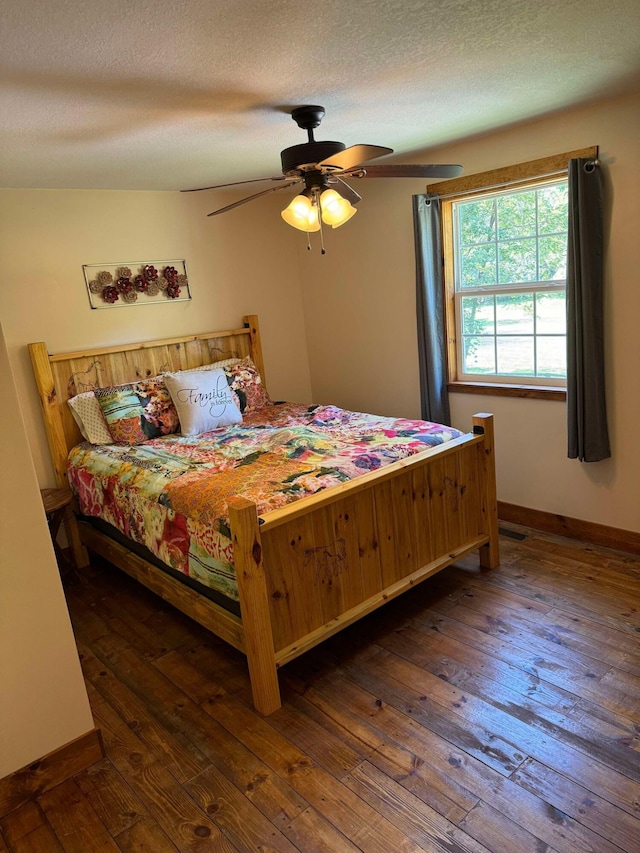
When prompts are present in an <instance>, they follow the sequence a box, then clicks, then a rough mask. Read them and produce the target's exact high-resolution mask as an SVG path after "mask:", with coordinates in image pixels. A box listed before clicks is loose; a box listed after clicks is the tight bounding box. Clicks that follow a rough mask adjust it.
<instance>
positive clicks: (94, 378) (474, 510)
mask: <svg viewBox="0 0 640 853" xmlns="http://www.w3.org/2000/svg"><path fill="white" fill-rule="evenodd" d="M29 351H30V354H31V359H32V363H33V369H34V373H35V378H36V383H37V386H38V392H39V395H40V400H41V403H42V408H43V413H44V421H45V426H46V430H47V437H48V440H49V447H50V451H51V458H52V460H53V465H54V468H55V475H56V481H57V485H58V486H59V487H63V486H67V485H68V483H67V475H66V470H67V454H68V452H69V450H70V449H71V448H72V447H73V446H74V445H76V444H78V443H79V442H80V441H81V440H82V437H81V435H80V433H79V430H78V428H77V426H76V423H75V421H74V420H73V417H72V415H71V412H70V410H69V407H68V406H67V405H66V402H67V400H68V399H69V398H70V397H72V396H74V395H75V394H77V393H81V392H82V391H87V390H90V389H92V388H94V387H101V386H106V385H119V384H122V383H124V382H130V381H133V380H135V379H139V378H141V377H146V376H155V375H156V374H158V373H162V372H163V371H173V370H184V369H188V368H193V367H199V366H201V365H203V364H209V363H211V362H213V361H218V360H220V359H222V358H226V357H228V356H232V355H235V356H239V357H243V356H246V355H250V356H251V358H252V359H253V360H254V362H255V363H256V365H257V366H258V368H259V369H260V372H261V374H262V376H263V379H264V376H265V373H264V363H263V358H262V348H261V344H260V332H259V327H258V318H257V316H256V315H249V316H247V317H245V318H244V326H243V327H242V328H238V329H231V330H228V331H222V332H213V333H210V334H199V335H191V336H189V337H180V338H173V339H171V340H163V341H150V342H147V343H139V344H128V345H122V346H114V347H103V348H100V349H94V350H89V351H85V352H75V353H61V354H58V355H49V354H48V352H47V348H46V345H45V344H44V343H33V344H30V345H29ZM229 515H230V524H231V531H232V536H233V543H234V561H235V567H236V576H237V582H238V591H239V598H240V612H241V614H242V617H241V618H240V617H238V616H236V615H234V614H233V613H230V612H228V611H227V610H225V609H224V608H223V607H221V606H219V605H217V604H215V603H214V602H212V601H210V600H209V599H208V598H206V597H205V596H204V595H201V594H199V593H198V592H195V591H194V590H193V589H191V588H190V587H188V586H186V585H184V584H182V583H181V582H180V581H178V580H175V579H174V578H173V577H171V576H170V575H168V574H166V573H165V572H163V571H162V570H161V569H158V568H157V567H156V566H154V565H152V564H151V563H149V562H147V561H146V560H144V559H142V558H141V557H139V556H137V555H135V554H134V553H133V552H131V551H129V550H128V549H127V548H125V547H123V546H122V545H120V544H118V543H117V542H115V541H114V540H112V539H110V538H109V537H108V536H106V535H105V534H103V533H100V532H98V531H96V530H95V529H94V528H93V527H91V526H89V525H88V524H80V525H79V527H80V538H81V542H75V543H71V544H72V547H73V548H74V552H75V556H76V561H77V563H78V565H80V566H81V565H86V564H87V563H88V556H87V553H86V550H85V546H86V547H88V548H90V549H91V550H93V551H95V552H96V553H98V554H100V555H102V556H103V557H105V558H106V559H107V560H109V561H110V562H111V563H113V564H114V565H116V566H118V567H119V568H120V569H123V570H124V571H125V572H127V573H128V574H129V575H131V576H132V577H134V578H136V580H138V581H140V582H141V583H142V584H144V585H145V586H147V587H148V588H149V589H151V590H153V591H154V592H156V593H157V594H159V595H160V596H162V598H164V599H165V600H166V601H168V602H169V603H171V604H172V605H174V606H175V607H177V608H178V609H179V610H181V611H183V612H184V613H186V614H187V615H188V616H190V617H192V618H193V619H195V620H196V621H197V622H199V623H200V624H202V625H204V626H205V627H206V628H208V629H209V630H211V631H212V632H213V633H214V634H216V635H217V636H219V637H221V638H222V639H224V640H226V641H227V642H228V643H230V644H231V645H232V646H234V647H235V648H236V649H239V650H240V651H242V652H243V653H244V654H246V656H247V659H248V664H249V675H250V678H251V687H252V692H253V701H254V704H255V707H256V708H257V709H258V711H260V712H261V713H262V714H270V713H272V712H273V711H275V710H276V709H277V708H279V707H280V691H279V687H278V676H277V670H278V667H279V666H282V665H283V664H285V663H287V662H288V661H290V660H292V659H293V658H295V657H297V656H298V655H301V654H303V653H304V652H305V651H307V650H308V649H310V648H312V647H313V646H315V645H316V644H317V643H320V642H321V641H322V640H324V639H325V638H327V637H330V636H331V635H332V634H335V633H336V632H337V631H339V630H340V629H342V628H344V627H345V626H347V625H350V624H352V623H353V622H355V621H356V620H358V619H360V618H361V617H362V616H364V615H365V614H367V613H370V612H371V611H373V610H375V609H376V608H378V607H380V606H381V605H382V604H384V603H385V602H386V601H389V600H390V599H392V598H395V597H396V596H398V595H400V593H402V592H404V591H405V590H407V589H409V588H410V587H412V586H414V585H415V584H417V583H419V582H420V581H422V580H424V579H425V578H428V577H429V576H430V575H433V574H434V573H435V572H438V571H440V569H443V568H445V567H446V566H448V565H450V564H451V563H453V562H455V561H456V560H457V559H459V558H460V557H462V556H464V555H465V554H468V553H469V552H471V551H473V550H475V549H479V552H480V564H481V566H483V567H485V568H494V567H496V566H497V565H498V563H499V555H498V520H497V504H496V486H495V465H494V445H493V417H492V415H488V414H479V415H475V416H474V418H473V432H472V433H471V434H469V435H465V436H463V437H461V438H457V439H454V440H453V441H450V442H448V443H447V444H444V445H442V446H440V447H436V448H431V449H427V450H425V451H424V452H422V453H419V454H416V455H415V456H411V457H409V458H407V459H403V460H401V461H399V462H395V463H393V464H391V465H388V466H387V467H384V468H382V469H380V470H378V471H374V472H371V473H367V474H365V475H363V476H362V477H359V478H358V479H356V480H352V481H350V482H348V483H343V484H341V485H339V486H335V487H334V488H330V489H326V490H324V491H322V492H319V493H318V494H316V495H313V496H311V497H308V498H304V499H301V500H299V501H297V502H295V503H293V504H291V505H289V506H287V507H284V508H282V509H278V510H275V511H272V512H269V513H266V514H265V515H263V516H262V517H260V518H259V517H258V513H257V509H256V505H255V504H254V503H252V502H251V501H249V500H247V499H245V498H243V497H241V496H240V497H237V498H233V499H232V500H231V501H230V503H229Z"/></svg>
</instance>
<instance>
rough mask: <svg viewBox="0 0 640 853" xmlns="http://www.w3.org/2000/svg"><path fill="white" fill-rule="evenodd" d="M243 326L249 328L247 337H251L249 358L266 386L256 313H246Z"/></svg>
mask: <svg viewBox="0 0 640 853" xmlns="http://www.w3.org/2000/svg"><path fill="white" fill-rule="evenodd" d="M242 319H243V322H244V324H245V326H246V327H247V328H248V329H249V337H250V339H251V358H252V360H253V363H254V364H255V366H256V367H257V368H258V370H259V371H260V376H261V377H262V382H263V384H264V387H265V388H266V387H267V380H266V379H265V378H264V359H263V358H262V340H261V339H260V324H259V323H258V315H257V314H247V315H246V316H245V317H243V318H242Z"/></svg>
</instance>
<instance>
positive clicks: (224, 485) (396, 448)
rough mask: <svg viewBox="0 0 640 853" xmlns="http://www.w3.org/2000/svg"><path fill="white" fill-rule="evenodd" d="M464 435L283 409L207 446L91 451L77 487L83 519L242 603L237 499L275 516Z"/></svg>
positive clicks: (202, 441)
mask: <svg viewBox="0 0 640 853" xmlns="http://www.w3.org/2000/svg"><path fill="white" fill-rule="evenodd" d="M461 434H462V433H460V432H458V431H457V430H455V429H453V428H452V427H445V426H441V425H439V424H432V423H428V422H426V421H418V420H406V419H393V418H386V417H379V416H376V415H368V414H363V413H360V412H349V411H345V410H344V409H339V408H337V407H336V406H305V405H299V404H294V403H279V404H275V405H268V406H264V407H262V408H260V409H258V410H257V411H255V412H252V413H251V414H248V415H245V417H244V420H243V422H242V423H241V424H238V425H237V426H232V427H226V428H223V429H218V430H213V431H211V432H208V433H204V434H203V435H199V436H182V435H168V436H163V437H161V438H155V439H151V440H150V441H146V442H145V443H144V444H141V445H134V446H123V445H104V446H94V445H91V444H89V443H88V442H84V443H83V444H80V445H78V446H77V447H74V448H73V450H72V451H71V453H70V454H69V481H70V483H71V487H72V488H73V490H74V492H75V493H76V495H77V498H78V502H79V507H80V511H81V512H82V513H83V514H84V515H87V516H94V517H97V518H101V519H103V520H104V521H106V522H108V523H109V524H111V525H113V526H114V527H116V528H117V529H118V530H119V531H120V532H121V533H122V534H124V535H125V536H126V537H128V538H129V539H132V540H134V541H135V542H138V543H140V544H141V545H144V546H146V547H147V548H148V549H149V550H150V551H151V553H152V554H154V555H155V556H156V557H158V558H159V559H160V560H162V561H163V562H164V563H166V564H167V565H169V566H171V567H172V568H173V569H175V570H177V571H179V572H181V573H183V574H185V575H188V576H189V577H191V578H193V579H194V580H196V581H199V582H201V583H203V584H205V585H206V586H208V587H210V588H212V589H215V590H217V591H218V592H220V593H222V594H223V595H225V596H227V597H229V598H231V599H234V600H237V598H238V592H237V586H236V582H235V573H234V569H233V553H232V551H233V548H232V543H231V540H230V538H229V523H228V514H227V501H228V499H229V498H230V497H233V496H235V495H243V496H244V497H247V498H248V499H249V500H252V501H254V502H255V503H256V504H257V506H258V512H259V513H266V512H268V511H269V510H272V509H276V508H279V507H282V506H285V505H286V504H289V503H291V502H292V501H295V500H296V499H298V498H302V497H307V496H308V495H312V494H314V493H315V492H317V491H319V490H320V489H325V488H328V487H330V486H334V485H337V484H338V483H342V482H344V481H346V480H351V479H353V478H355V477H358V476H360V475H362V474H366V473H367V472H369V471H375V470H376V469H378V468H381V467H383V466H385V465H389V464H390V463H392V462H396V461H397V460H399V459H403V458H405V457H407V456H410V455H412V454H414V453H419V452H420V451H422V450H425V449H427V448H428V447H434V446H436V445H439V444H443V443H444V442H446V441H449V440H451V439H453V438H456V437H458V436H460V435H461Z"/></svg>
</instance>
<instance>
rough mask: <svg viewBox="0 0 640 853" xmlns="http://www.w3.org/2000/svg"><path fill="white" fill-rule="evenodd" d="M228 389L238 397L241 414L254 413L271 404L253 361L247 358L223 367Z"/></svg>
mask: <svg viewBox="0 0 640 853" xmlns="http://www.w3.org/2000/svg"><path fill="white" fill-rule="evenodd" d="M224 372H225V373H226V374H227V379H228V381H229V387H230V388H231V390H232V391H235V393H236V394H237V395H238V399H239V400H240V411H241V412H242V413H243V414H249V412H255V411H256V410H257V409H261V408H262V407H263V406H271V405H273V402H272V400H271V397H270V396H269V394H268V393H267V389H266V388H265V387H264V385H263V384H262V378H261V376H260V373H259V371H258V368H257V367H256V366H255V364H254V363H253V361H252V360H251V359H250V358H249V356H247V357H246V358H243V359H242V360H241V361H239V362H237V363H236V364H232V365H229V366H228V367H225V369H224Z"/></svg>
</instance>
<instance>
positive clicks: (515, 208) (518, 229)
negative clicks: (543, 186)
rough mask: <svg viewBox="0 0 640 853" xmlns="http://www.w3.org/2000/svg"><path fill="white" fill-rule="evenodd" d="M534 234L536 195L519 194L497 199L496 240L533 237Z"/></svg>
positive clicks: (532, 192) (532, 193)
mask: <svg viewBox="0 0 640 853" xmlns="http://www.w3.org/2000/svg"><path fill="white" fill-rule="evenodd" d="M535 233H536V194H535V191H534V190H531V191H530V192H519V193H513V194H511V195H507V196H502V197H501V198H499V199H498V240H509V239H511V238H513V237H533V236H535Z"/></svg>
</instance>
